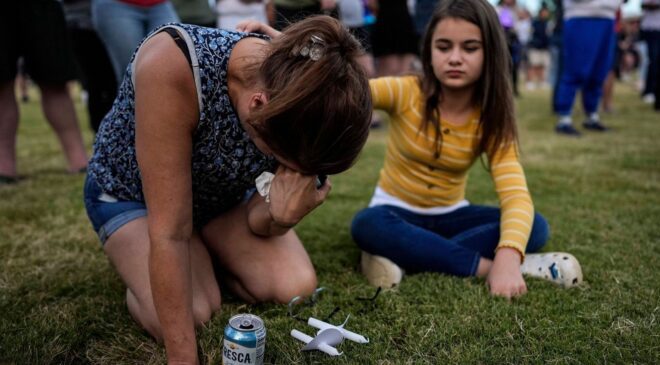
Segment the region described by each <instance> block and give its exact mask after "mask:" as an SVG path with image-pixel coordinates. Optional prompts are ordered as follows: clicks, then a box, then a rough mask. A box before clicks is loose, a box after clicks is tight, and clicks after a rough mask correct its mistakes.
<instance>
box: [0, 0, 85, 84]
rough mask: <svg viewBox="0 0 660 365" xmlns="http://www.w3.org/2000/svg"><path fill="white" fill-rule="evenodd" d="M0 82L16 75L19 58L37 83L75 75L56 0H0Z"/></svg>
mask: <svg viewBox="0 0 660 365" xmlns="http://www.w3.org/2000/svg"><path fill="white" fill-rule="evenodd" d="M0 34H1V35H2V36H0V82H7V81H10V80H13V79H14V78H15V77H16V72H17V68H16V64H17V61H18V59H19V57H21V56H22V57H23V58H24V60H25V68H26V71H27V73H28V74H29V75H30V77H31V78H32V79H33V80H34V81H36V82H37V83H41V84H63V83H65V82H67V81H70V80H73V79H75V77H76V69H75V61H74V58H73V53H72V50H71V44H70V40H69V35H68V33H67V28H66V22H65V20H64V11H63V10H62V5H61V4H60V2H58V1H56V0H20V1H15V0H7V1H4V0H3V1H0Z"/></svg>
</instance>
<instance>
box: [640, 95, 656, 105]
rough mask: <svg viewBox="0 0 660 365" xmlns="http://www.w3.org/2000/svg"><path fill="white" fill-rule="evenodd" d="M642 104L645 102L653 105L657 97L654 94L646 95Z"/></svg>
mask: <svg viewBox="0 0 660 365" xmlns="http://www.w3.org/2000/svg"><path fill="white" fill-rule="evenodd" d="M642 102H643V103H644V104H653V103H655V95H653V94H645V95H644V96H643V97H642Z"/></svg>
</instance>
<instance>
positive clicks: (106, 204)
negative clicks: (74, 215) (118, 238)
mask: <svg viewBox="0 0 660 365" xmlns="http://www.w3.org/2000/svg"><path fill="white" fill-rule="evenodd" d="M84 197H85V209H86V210H87V216H88V217H89V220H90V221H91V222H92V226H93V227H94V231H96V234H97V235H98V236H99V239H100V240H101V245H104V244H105V241H106V240H107V239H108V237H110V235H112V234H113V233H115V232H116V231H117V230H118V229H119V228H121V227H122V226H123V225H125V224H126V223H128V222H130V221H132V220H135V219H137V218H140V217H144V216H146V215H147V206H146V205H145V204H144V202H139V201H129V200H120V199H118V198H115V197H113V196H110V195H108V194H106V193H104V192H103V191H102V190H101V187H100V186H99V184H98V183H97V182H96V180H95V179H94V178H92V177H90V176H89V175H87V178H86V179H85V190H84Z"/></svg>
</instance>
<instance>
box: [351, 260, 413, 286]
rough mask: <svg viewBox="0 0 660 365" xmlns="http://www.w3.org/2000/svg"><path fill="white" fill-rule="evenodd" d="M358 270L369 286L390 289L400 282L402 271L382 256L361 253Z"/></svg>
mask: <svg viewBox="0 0 660 365" xmlns="http://www.w3.org/2000/svg"><path fill="white" fill-rule="evenodd" d="M360 269H361V270H362V273H363V274H364V276H366V277H367V280H368V281H369V284H371V285H373V286H379V287H381V288H383V289H390V288H392V287H394V286H396V285H397V284H399V283H400V282H401V278H403V270H401V268H400V267H399V266H397V264H395V263H393V262H392V261H390V260H389V259H386V258H385V257H382V256H376V255H372V254H369V253H366V252H364V251H362V258H361V259H360Z"/></svg>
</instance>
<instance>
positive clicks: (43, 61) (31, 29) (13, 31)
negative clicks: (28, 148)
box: [0, 0, 87, 184]
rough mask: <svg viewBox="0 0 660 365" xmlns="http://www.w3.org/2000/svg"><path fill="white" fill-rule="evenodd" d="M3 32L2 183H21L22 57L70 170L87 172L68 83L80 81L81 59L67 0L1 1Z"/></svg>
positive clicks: (0, 73)
mask: <svg viewBox="0 0 660 365" xmlns="http://www.w3.org/2000/svg"><path fill="white" fill-rule="evenodd" d="M0 32H1V34H2V37H0V49H1V50H2V52H0V184H10V183H15V182H17V181H18V173H17V169H16V134H17V133H18V120H19V112H18V104H17V103H16V96H15V90H14V87H15V86H14V83H15V78H16V73H17V64H18V59H19V58H20V57H21V56H22V57H24V59H25V67H26V71H27V72H28V73H29V74H30V77H31V78H32V80H34V82H35V83H36V84H37V85H38V86H39V89H40V91H41V107H42V109H43V111H44V114H45V115H46V120H47V121H48V123H50V125H51V127H52V128H53V130H54V131H55V133H56V134H57V138H58V139H59V141H60V144H61V145H62V149H63V150H64V154H65V155H66V158H67V162H68V171H69V172H70V173H77V172H80V171H84V170H85V169H86V167H87V152H86V151H85V146H84V144H83V140H82V135H81V133H80V129H79V127H78V119H77V117H76V111H75V109H74V106H73V101H72V100H71V96H70V95H69V91H68V89H67V87H66V83H67V82H68V81H71V80H73V79H75V63H74V60H73V56H72V55H71V45H70V43H69V37H68V35H67V33H66V23H65V20H64V12H63V10H62V4H60V2H58V1H56V0H32V1H3V2H0Z"/></svg>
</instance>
